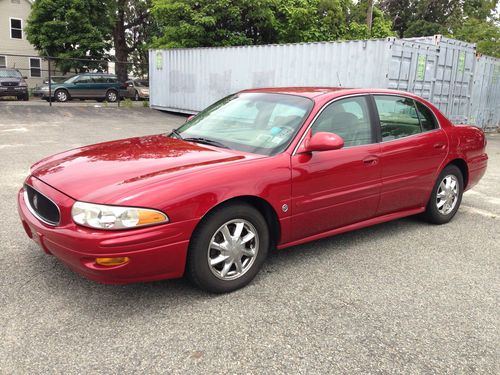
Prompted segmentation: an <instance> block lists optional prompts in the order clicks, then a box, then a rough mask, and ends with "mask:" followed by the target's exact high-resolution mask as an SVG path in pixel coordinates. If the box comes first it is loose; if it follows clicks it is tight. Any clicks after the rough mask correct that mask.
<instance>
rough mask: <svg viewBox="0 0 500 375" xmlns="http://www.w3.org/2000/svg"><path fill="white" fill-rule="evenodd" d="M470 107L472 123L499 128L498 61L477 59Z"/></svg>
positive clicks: (499, 83)
mask: <svg viewBox="0 0 500 375" xmlns="http://www.w3.org/2000/svg"><path fill="white" fill-rule="evenodd" d="M470 107H471V116H470V120H471V122H472V123H474V124H477V125H479V126H481V127H482V128H496V127H500V59H495V58H493V57H489V56H478V57H477V61H476V68H475V71H474V84H473V88H472V96H471V106H470Z"/></svg>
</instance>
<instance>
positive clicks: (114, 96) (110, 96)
mask: <svg viewBox="0 0 500 375" xmlns="http://www.w3.org/2000/svg"><path fill="white" fill-rule="evenodd" d="M106 101H108V102H110V103H114V102H116V101H118V92H116V91H115V90H108V91H107V92H106Z"/></svg>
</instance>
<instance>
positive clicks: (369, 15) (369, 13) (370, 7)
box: [366, 0, 374, 33]
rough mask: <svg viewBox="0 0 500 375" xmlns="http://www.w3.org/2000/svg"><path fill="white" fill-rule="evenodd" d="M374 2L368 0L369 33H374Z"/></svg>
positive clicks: (367, 22) (367, 21)
mask: <svg viewBox="0 0 500 375" xmlns="http://www.w3.org/2000/svg"><path fill="white" fill-rule="evenodd" d="M373 1H374V0H368V10H367V11H366V25H367V26H368V32H370V33H371V32H372V22H373Z"/></svg>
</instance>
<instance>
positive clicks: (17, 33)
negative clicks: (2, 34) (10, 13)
mask: <svg viewBox="0 0 500 375" xmlns="http://www.w3.org/2000/svg"><path fill="white" fill-rule="evenodd" d="M10 37H11V38H12V39H23V20H22V19H20V18H11V19H10Z"/></svg>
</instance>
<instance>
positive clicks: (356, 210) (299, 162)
mask: <svg viewBox="0 0 500 375" xmlns="http://www.w3.org/2000/svg"><path fill="white" fill-rule="evenodd" d="M372 129H373V126H372V121H371V120H370V111H369V105H368V100H367V98H366V97H365V96H356V97H351V98H346V99H341V100H337V101H334V102H333V103H331V104H328V105H327V106H326V107H325V108H324V109H323V110H322V112H321V113H320V115H319V116H318V118H317V119H316V120H315V121H314V124H313V125H312V128H311V130H310V131H309V134H308V135H306V137H308V136H311V135H313V134H314V133H316V132H331V133H335V134H337V135H340V136H341V137H342V138H343V139H344V147H343V148H341V149H339V150H332V151H317V152H312V153H298V154H295V155H293V156H292V160H291V165H292V231H291V232H292V237H293V238H292V239H291V240H292V241H293V240H296V239H300V238H304V237H308V236H312V235H315V234H318V233H322V232H325V231H328V230H332V229H335V228H339V227H342V226H345V225H349V224H352V223H355V222H359V221H363V220H367V219H370V218H372V217H374V216H375V213H376V211H377V207H378V202H379V194H380V172H381V169H380V162H379V154H380V145H379V144H378V143H377V142H376V137H375V134H374V132H373V130H372Z"/></svg>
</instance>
